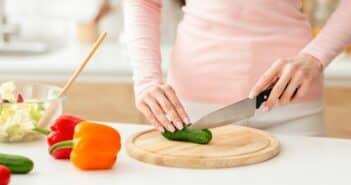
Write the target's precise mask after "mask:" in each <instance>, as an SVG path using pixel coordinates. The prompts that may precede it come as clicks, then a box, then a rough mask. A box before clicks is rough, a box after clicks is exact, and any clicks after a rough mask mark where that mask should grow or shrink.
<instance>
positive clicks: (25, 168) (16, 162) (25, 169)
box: [0, 153, 34, 174]
mask: <svg viewBox="0 0 351 185" xmlns="http://www.w3.org/2000/svg"><path fill="white" fill-rule="evenodd" d="M0 165H4V166H6V167H7V168H8V169H9V170H10V171H11V173H14V174H25V173H29V172H30V171H31V170H32V169H33V166H34V164H33V161H32V160H31V159H29V158H27V157H24V156H20V155H12V154H3V153H0Z"/></svg>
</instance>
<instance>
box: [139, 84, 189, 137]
mask: <svg viewBox="0 0 351 185" xmlns="http://www.w3.org/2000/svg"><path fill="white" fill-rule="evenodd" d="M136 107H137V109H138V110H139V111H140V112H142V113H143V114H144V116H145V117H146V118H147V119H148V120H149V122H150V123H151V124H153V125H154V126H155V127H156V129H158V130H159V131H161V132H163V131H164V128H166V129H167V130H168V131H171V132H174V131H175V130H176V128H177V129H182V128H183V126H184V125H183V123H189V117H188V115H187V114H186V112H185V110H184V108H183V106H182V104H181V103H180V101H179V99H178V98H177V96H176V94H175V91H174V90H173V88H172V87H171V86H169V85H166V84H159V85H156V86H152V87H150V88H148V89H146V90H144V91H143V92H142V93H141V94H140V95H139V96H138V97H137V100H136Z"/></svg>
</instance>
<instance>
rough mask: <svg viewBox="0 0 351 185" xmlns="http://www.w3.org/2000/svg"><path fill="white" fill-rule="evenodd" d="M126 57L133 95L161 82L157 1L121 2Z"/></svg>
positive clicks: (132, 0)
mask: <svg viewBox="0 0 351 185" xmlns="http://www.w3.org/2000/svg"><path fill="white" fill-rule="evenodd" d="M123 6H124V9H123V10H124V22H125V33H126V39H127V47H128V55H129V57H130V60H131V62H132V66H133V80H134V92H135V95H136V96H137V95H139V94H140V93H141V92H142V91H143V90H145V89H146V88H148V87H150V86H153V85H155V84H159V83H162V71H161V51H160V34H161V33H160V24H161V0H124V1H123Z"/></svg>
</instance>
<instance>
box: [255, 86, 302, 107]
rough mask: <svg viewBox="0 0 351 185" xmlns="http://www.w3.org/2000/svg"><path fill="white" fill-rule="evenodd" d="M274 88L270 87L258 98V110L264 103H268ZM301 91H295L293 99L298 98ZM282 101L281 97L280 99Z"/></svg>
mask: <svg viewBox="0 0 351 185" xmlns="http://www.w3.org/2000/svg"><path fill="white" fill-rule="evenodd" d="M272 89H273V87H270V88H268V89H266V90H264V91H262V92H261V93H260V94H259V95H258V96H257V97H256V109H258V108H260V106H261V105H262V103H263V102H265V101H267V99H268V97H269V95H270V94H271V92H272ZM298 90H299V89H298V88H297V89H295V91H294V93H293V95H292V97H291V98H294V97H295V96H296V93H297V91H298ZM279 99H280V97H279Z"/></svg>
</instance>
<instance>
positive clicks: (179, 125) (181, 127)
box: [176, 121, 183, 130]
mask: <svg viewBox="0 0 351 185" xmlns="http://www.w3.org/2000/svg"><path fill="white" fill-rule="evenodd" d="M176 127H177V129H178V130H181V129H183V123H182V122H180V121H177V122H176Z"/></svg>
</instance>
